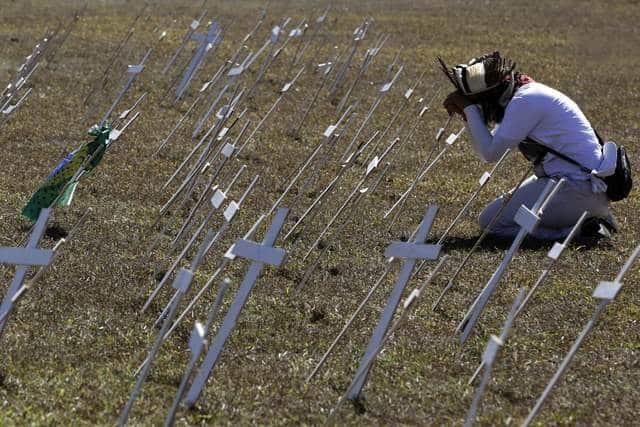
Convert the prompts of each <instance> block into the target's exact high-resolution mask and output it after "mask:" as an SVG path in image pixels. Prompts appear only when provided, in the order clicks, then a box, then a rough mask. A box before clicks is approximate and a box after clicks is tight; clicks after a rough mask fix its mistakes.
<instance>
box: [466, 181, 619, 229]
mask: <svg viewBox="0 0 640 427" xmlns="http://www.w3.org/2000/svg"><path fill="white" fill-rule="evenodd" d="M550 179H551V178H549V177H541V178H538V177H536V176H531V177H529V178H527V180H526V181H525V182H524V183H523V184H522V185H521V186H520V188H518V189H517V190H516V191H515V194H514V195H513V198H512V199H511V200H510V201H509V203H508V204H507V207H506V208H505V209H504V210H503V211H502V213H501V214H500V217H499V218H498V220H497V221H496V222H495V224H494V225H493V226H492V227H491V234H495V235H498V236H502V237H513V236H515V235H516V234H517V233H518V231H520V226H519V225H518V224H516V223H515V221H514V220H513V217H514V216H515V214H516V212H517V211H518V209H519V208H520V205H522V204H524V205H525V206H526V207H528V208H531V207H532V206H533V204H534V203H535V202H536V200H537V199H538V197H539V196H540V193H541V192H542V190H543V189H544V187H545V186H546V185H547V183H548V182H549V180H550ZM514 190H515V189H514ZM514 190H511V192H513V191H514ZM503 197H504V195H503V196H500V197H498V198H497V199H495V200H494V201H493V202H491V203H489V204H488V205H487V206H486V207H485V208H484V209H483V211H482V212H481V213H480V217H479V218H478V222H479V223H480V227H482V229H483V230H484V229H485V228H486V227H487V226H488V225H489V222H490V221H491V219H492V218H493V217H494V216H495V214H496V213H497V212H498V210H500V207H501V206H502V200H503ZM584 211H588V212H589V214H588V217H601V218H606V217H609V216H610V212H609V200H608V198H607V195H606V194H605V193H594V192H593V191H591V183H590V181H570V180H565V182H564V183H563V184H562V187H560V190H559V191H558V192H557V193H556V195H555V196H554V197H553V199H552V200H551V202H550V203H549V205H548V206H547V208H546V209H545V212H544V213H543V215H542V217H541V218H540V222H539V223H538V227H536V229H535V230H534V232H533V233H532V236H533V237H536V238H538V239H543V240H558V239H562V238H564V237H566V236H567V235H568V234H569V232H570V231H571V228H572V227H573V226H574V225H575V223H576V221H577V220H578V218H580V215H582V213H583V212H584Z"/></svg>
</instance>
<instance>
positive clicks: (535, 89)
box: [464, 82, 602, 180]
mask: <svg viewBox="0 0 640 427" xmlns="http://www.w3.org/2000/svg"><path fill="white" fill-rule="evenodd" d="M464 113H465V115H466V117H467V130H468V131H469V134H470V135H471V137H472V138H471V139H472V141H473V148H474V150H475V151H476V152H477V153H478V155H479V156H480V157H482V158H483V159H484V160H485V161H487V162H494V161H496V160H498V159H499V158H500V156H501V155H502V154H503V153H504V152H505V151H506V150H507V149H508V148H514V147H517V145H518V143H520V142H521V141H523V140H524V139H525V138H527V137H530V138H531V139H533V140H534V141H536V142H539V143H541V144H543V145H546V146H548V147H551V148H553V149H554V150H556V151H558V152H560V153H562V154H565V155H566V156H568V157H570V158H572V159H574V160H575V161H577V162H579V163H580V164H582V165H583V166H584V167H586V168H588V169H597V168H598V167H599V165H600V163H601V161H602V149H601V146H600V143H599V142H598V138H597V137H596V134H595V132H594V130H593V128H592V127H591V124H590V123H589V121H588V120H587V118H586V117H585V115H584V113H583V112H582V111H581V110H580V108H579V107H578V106H577V105H576V103H575V102H573V101H572V100H571V99H570V98H569V97H568V96H566V95H564V94H563V93H561V92H559V91H557V90H555V89H552V88H550V87H548V86H546V85H544V84H542V83H537V82H532V83H528V84H526V85H523V86H521V87H520V88H518V90H516V93H515V94H514V95H513V98H512V99H511V101H509V104H507V107H506V110H505V114H504V118H503V119H502V122H501V123H500V125H499V126H497V127H496V128H495V129H494V130H493V133H491V132H489V130H488V129H487V126H486V125H485V123H484V121H483V119H482V113H481V110H480V107H478V106H477V105H470V106H468V107H466V108H465V109H464ZM542 166H543V168H544V171H545V173H546V174H547V175H549V176H564V177H567V178H569V179H574V180H586V179H589V174H588V173H586V172H584V171H583V170H581V169H580V167H578V166H576V165H574V164H572V163H569V162H567V161H565V160H563V159H561V158H558V157H556V156H554V155H553V154H551V153H549V154H547V155H546V156H545V158H544V161H543V162H542Z"/></svg>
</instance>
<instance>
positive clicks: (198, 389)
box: [186, 208, 289, 407]
mask: <svg viewBox="0 0 640 427" xmlns="http://www.w3.org/2000/svg"><path fill="white" fill-rule="evenodd" d="M288 212H289V210H288V209H287V208H280V209H278V211H277V213H276V216H275V218H274V220H273V222H272V223H271V226H270V227H269V230H268V231H267V234H266V236H265V238H264V239H263V241H262V245H257V244H255V243H253V242H249V241H247V240H239V241H237V242H236V244H235V248H234V253H235V254H236V255H237V256H240V257H246V258H249V259H252V260H253V262H252V263H251V266H250V267H249V271H248V272H247V274H246V276H245V277H244V279H243V281H242V284H240V288H239V289H238V293H237V294H236V297H235V299H234V300H233V303H232V304H231V307H229V310H228V311H227V315H226V316H225V318H224V321H223V323H222V325H221V326H220V329H219V330H218V334H217V335H216V337H215V339H214V341H213V343H212V344H211V347H210V348H209V351H208V353H207V356H206V358H205V360H204V362H203V363H202V365H201V366H200V369H199V371H198V373H197V375H196V377H195V379H194V380H193V384H192V385H191V388H190V389H189V392H188V393H187V397H186V404H187V406H189V407H193V406H194V405H195V403H196V401H197V400H198V398H199V397H200V394H201V393H202V390H203V389H204V386H205V384H206V382H207V379H208V378H209V376H210V375H211V371H212V370H213V368H214V367H215V365H216V362H217V361H218V358H219V357H220V354H221V353H222V350H223V348H224V345H225V343H226V341H227V338H229V336H230V335H231V332H232V331H233V329H234V327H235V324H236V322H237V320H238V317H239V316H240V312H241V311H242V308H243V307H244V305H245V303H246V302H247V299H248V298H249V294H250V293H251V291H252V289H253V287H254V285H255V282H256V280H257V279H258V277H259V276H260V273H261V271H262V269H263V268H264V264H265V262H264V261H265V260H269V261H274V262H276V264H275V265H276V266H279V265H280V263H282V261H283V260H284V257H285V252H284V250H283V249H280V248H275V247H273V244H274V243H275V241H276V239H277V237H278V234H279V233H280V229H281V228H282V226H283V225H284V221H285V219H286V217H287V213H288Z"/></svg>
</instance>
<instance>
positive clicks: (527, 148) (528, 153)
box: [518, 132, 633, 202]
mask: <svg viewBox="0 0 640 427" xmlns="http://www.w3.org/2000/svg"><path fill="white" fill-rule="evenodd" d="M596 135H597V137H598V141H600V145H601V146H603V145H604V142H603V141H602V138H600V135H598V133H597V132H596ZM616 146H617V144H616ZM518 149H519V150H520V152H521V153H522V154H523V155H524V157H525V158H526V159H527V160H529V161H530V162H533V163H534V164H536V165H537V164H539V163H540V162H542V160H543V159H544V157H545V156H546V154H547V153H551V154H554V155H556V156H558V157H560V158H561V159H563V160H566V161H567V162H569V163H573V164H574V165H576V166H579V167H580V169H582V170H583V171H584V172H586V173H589V174H590V173H591V170H590V169H588V168H586V167H584V166H582V165H581V164H580V163H578V162H576V161H575V160H573V159H572V158H570V157H569V156H567V155H564V154H562V153H559V152H557V151H556V150H554V149H553V148H550V147H547V146H545V145H542V144H540V143H539V142H536V141H534V140H532V139H531V138H527V139H525V140H524V141H522V142H521V143H520V144H518ZM602 180H603V181H604V183H605V184H607V197H608V198H609V200H610V201H612V202H618V201H620V200H624V199H626V198H627V197H629V193H630V192H631V188H632V187H633V177H632V173H631V162H629V157H628V156H627V152H626V150H625V149H624V147H623V146H618V152H617V160H616V170H615V172H614V173H613V174H612V175H609V176H607V177H604V178H602Z"/></svg>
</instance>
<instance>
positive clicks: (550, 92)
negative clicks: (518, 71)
mask: <svg viewBox="0 0 640 427" xmlns="http://www.w3.org/2000/svg"><path fill="white" fill-rule="evenodd" d="M558 95H559V92H558V91H557V90H555V89H553V88H552V87H549V86H547V85H545V84H543V83H539V82H531V83H527V84H525V85H522V86H520V87H519V88H518V90H516V93H515V94H514V95H513V98H512V100H513V101H516V102H525V103H528V102H543V103H544V102H545V101H551V100H553V99H556V98H558Z"/></svg>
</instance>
